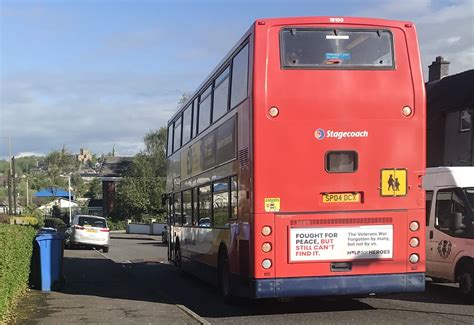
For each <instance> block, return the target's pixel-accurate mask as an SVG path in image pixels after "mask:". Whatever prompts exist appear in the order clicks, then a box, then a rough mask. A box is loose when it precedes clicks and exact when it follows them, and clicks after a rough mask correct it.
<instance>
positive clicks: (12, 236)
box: [0, 224, 36, 324]
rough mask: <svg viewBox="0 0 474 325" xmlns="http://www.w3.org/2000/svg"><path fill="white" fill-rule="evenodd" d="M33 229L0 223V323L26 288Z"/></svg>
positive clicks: (33, 234)
mask: <svg viewBox="0 0 474 325" xmlns="http://www.w3.org/2000/svg"><path fill="white" fill-rule="evenodd" d="M35 234H36V232H35V229H34V228H33V227H30V226H18V225H5V224H0V324H1V323H2V322H3V321H5V316H6V313H7V311H8V310H9V309H10V308H11V307H12V304H13V302H14V300H15V299H16V298H17V297H18V296H19V295H20V294H21V293H22V292H23V290H24V289H26V288H27V285H28V277H29V274H30V263H31V255H32V252H33V239H34V237H35Z"/></svg>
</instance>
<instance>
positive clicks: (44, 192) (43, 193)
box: [35, 187, 74, 198]
mask: <svg viewBox="0 0 474 325" xmlns="http://www.w3.org/2000/svg"><path fill="white" fill-rule="evenodd" d="M35 196H36V197H53V196H54V197H65V198H66V197H69V192H68V191H66V190H64V189H62V188H59V187H53V188H42V189H40V190H39V191H38V192H36V194H35ZM71 196H74V193H73V192H71Z"/></svg>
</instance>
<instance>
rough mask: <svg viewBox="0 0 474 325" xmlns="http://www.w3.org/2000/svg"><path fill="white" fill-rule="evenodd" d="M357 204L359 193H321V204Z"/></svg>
mask: <svg viewBox="0 0 474 325" xmlns="http://www.w3.org/2000/svg"><path fill="white" fill-rule="evenodd" d="M354 202H355V203H359V202H360V193H323V203H354Z"/></svg>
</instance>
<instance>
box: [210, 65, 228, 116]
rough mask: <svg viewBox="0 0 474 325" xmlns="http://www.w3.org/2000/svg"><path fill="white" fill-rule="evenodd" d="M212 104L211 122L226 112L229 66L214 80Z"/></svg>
mask: <svg viewBox="0 0 474 325" xmlns="http://www.w3.org/2000/svg"><path fill="white" fill-rule="evenodd" d="M213 98H214V99H213V104H212V123H214V122H215V121H217V120H218V119H219V118H220V117H222V116H223V115H224V114H225V113H226V112H227V106H228V103H229V67H227V69H225V70H224V71H223V72H222V73H221V74H220V75H219V77H217V79H216V81H215V88H214V93H213Z"/></svg>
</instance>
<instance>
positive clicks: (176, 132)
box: [173, 116, 182, 152]
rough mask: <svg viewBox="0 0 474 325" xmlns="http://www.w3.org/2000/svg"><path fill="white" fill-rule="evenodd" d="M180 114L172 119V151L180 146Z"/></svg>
mask: <svg viewBox="0 0 474 325" xmlns="http://www.w3.org/2000/svg"><path fill="white" fill-rule="evenodd" d="M181 122H182V118H181V116H180V117H179V118H178V119H177V120H176V121H174V132H173V152H175V151H177V150H178V149H179V148H181Z"/></svg>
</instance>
